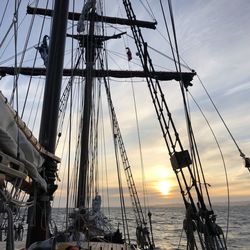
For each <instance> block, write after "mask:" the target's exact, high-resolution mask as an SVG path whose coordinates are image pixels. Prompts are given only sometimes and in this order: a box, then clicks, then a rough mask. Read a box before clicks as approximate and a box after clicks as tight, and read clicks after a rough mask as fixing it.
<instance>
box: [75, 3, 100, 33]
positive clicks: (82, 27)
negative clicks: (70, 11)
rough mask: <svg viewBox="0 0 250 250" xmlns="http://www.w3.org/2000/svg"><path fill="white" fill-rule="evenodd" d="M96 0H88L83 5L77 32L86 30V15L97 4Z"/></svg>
mask: <svg viewBox="0 0 250 250" xmlns="http://www.w3.org/2000/svg"><path fill="white" fill-rule="evenodd" d="M95 3H96V0H87V1H86V3H85V4H84V5H83V8H82V13H81V15H80V18H79V21H78V23H77V32H78V33H81V32H84V30H85V25H84V20H85V16H86V15H87V14H89V13H90V10H91V9H92V8H93V7H94V6H95Z"/></svg>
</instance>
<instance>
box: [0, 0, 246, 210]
mask: <svg viewBox="0 0 250 250" xmlns="http://www.w3.org/2000/svg"><path fill="white" fill-rule="evenodd" d="M6 2H7V1H1V3H0V4H1V12H0V16H1V14H2V11H3V9H4V8H3V6H5V3H6ZM26 2H28V1H26ZM29 2H30V3H33V5H34V2H35V1H29ZM78 3H79V2H78ZM148 3H149V5H150V7H151V10H152V13H153V14H151V10H149V9H148V7H147V5H146V4H145V6H146V7H147V8H146V9H145V8H144V7H143V6H142V5H141V2H140V1H132V4H134V9H135V13H136V16H137V18H138V19H142V20H144V19H146V20H150V21H152V20H153V19H154V18H155V19H156V20H157V22H158V25H157V30H156V31H152V30H147V31H146V30H143V34H144V37H145V40H146V41H147V42H148V44H149V45H150V46H152V47H154V48H156V49H158V50H160V51H162V52H163V53H165V54H167V55H169V56H171V52H170V47H169V43H168V42H167V41H166V40H164V39H163V36H164V37H166V28H165V26H164V23H163V18H162V13H161V9H160V5H159V1H158V0H151V1H148ZM166 3H167V1H163V5H164V9H165V12H166V15H167V19H168V22H169V15H168V7H167V4H166ZM172 4H173V12H174V18H175V28H176V33H177V40H178V49H179V53H180V55H181V58H182V59H183V60H184V61H185V63H187V64H188V65H189V67H190V68H192V69H194V70H195V71H196V72H197V74H198V75H199V77H200V79H201V80H202V82H203V84H204V85H205V86H206V88H207V90H208V92H209V93H210V94H211V96H212V98H213V101H214V103H215V104H216V107H217V108H218V110H219V111H220V113H221V115H222V117H223V118H224V120H225V121H226V124H227V126H228V127H229V129H230V131H231V133H232V134H233V136H234V138H235V140H236V141H237V143H238V145H239V146H240V148H241V149H242V151H243V152H244V153H245V154H246V156H250V142H249V141H250V130H249V124H250V114H249V112H248V111H249V108H250V102H249V92H250V91H249V90H250V71H249V69H250V60H249V58H250V48H249V40H250V29H249V23H250V15H249V13H250V2H249V1H248V0H239V1H233V0H231V1H228V0H220V1H218V0H209V1H202V0H190V1H185V0H178V1H177V0H173V1H172ZM24 5H25V3H24V2H23V5H22V7H23V8H24ZM41 5H44V2H43V3H41V4H39V6H41ZM12 7H13V6H12ZM77 7H78V6H77ZM104 7H105V12H106V14H107V15H113V16H117V15H119V16H122V17H125V14H124V10H123V5H122V1H114V0H112V1H110V0H109V1H105V4H104ZM80 8H81V7H80ZM8 11H10V12H9V13H11V8H8ZM23 16H24V15H23ZM10 17H11V16H10ZM27 18H28V17H25V21H24V23H25V22H26V20H27V22H28V19H27ZM20 20H21V17H20ZM41 20H42V18H41V17H37V19H36V24H37V25H40V24H41ZM47 21H48V20H46V22H47ZM169 23H170V22H169ZM23 26H24V27H26V30H27V26H25V25H24V24H23ZM45 26H46V27H49V24H48V23H45ZM7 28H8V26H7V23H3V25H2V26H0V31H2V32H3V33H4V31H6V30H7ZM119 28H120V29H121V30H122V31H124V30H125V29H124V27H119ZM68 30H70V25H69V26H68ZM107 30H108V31H107V32H108V34H110V35H112V34H113V33H114V31H113V30H112V29H111V27H110V26H107ZM126 31H127V32H128V34H131V31H130V30H129V29H128V28H127V29H126ZM115 32H116V33H117V32H119V31H117V30H116V31H115ZM44 34H45V32H43V35H44ZM36 37H37V31H36V32H32V33H31V38H30V41H29V46H31V47H32V46H33V47H34V45H35V44H37V41H38V39H37V38H36ZM19 38H22V45H20V47H19V50H18V51H21V48H22V46H23V43H24V41H25V39H24V34H22V32H20V34H19ZM6 41H8V40H6ZM6 43H7V42H5V43H4V45H3V47H2V48H0V49H1V51H0V52H1V54H0V62H2V61H3V60H5V59H6V58H8V57H9V55H10V54H11V53H12V52H13V48H12V51H11V48H10V47H7V49H6V50H5V51H4V52H2V51H3V50H4V48H5V46H7V45H6ZM29 46H28V47H29ZM125 47H129V48H130V49H131V51H132V54H133V59H132V61H131V62H130V63H128V62H127V59H126V50H125ZM69 48H70V45H69V44H68V45H67V48H66V50H67V51H68V49H69ZM34 51H35V49H33V50H32V49H31V50H30V51H29V53H28V54H27V58H25V61H24V64H27V65H28V64H29V58H31V57H33V56H34V53H35V52H34ZM107 51H108V54H109V55H110V56H111V61H110V64H109V65H110V68H116V69H117V68H118V69H119V68H123V69H139V68H140V67H139V66H138V65H137V63H138V62H139V61H138V58H137V57H136V55H135V54H136V48H135V45H134V43H133V41H132V39H130V38H129V37H128V36H125V37H124V38H123V39H120V41H110V42H109V43H108V45H107ZM149 53H151V56H152V59H153V62H154V63H155V64H156V65H157V69H159V70H163V69H165V70H173V69H174V65H173V62H172V61H170V60H167V59H166V58H164V57H163V56H161V55H159V54H157V53H155V52H154V51H151V50H149ZM67 58H68V57H67V56H66V59H67ZM65 64H66V63H65ZM5 65H10V62H7V63H5ZM42 65H43V63H42V61H41V59H38V62H37V66H42ZM1 66H2V65H1ZM183 70H186V69H183ZM35 80H36V82H37V83H39V79H38V78H36V79H35ZM64 84H65V83H64ZM20 85H21V86H25V87H23V88H20V92H21V93H20V94H24V93H25V89H26V86H27V78H25V77H20ZM11 86H12V81H11V80H10V79H9V78H8V79H7V78H3V79H1V81H0V89H1V90H2V91H3V92H4V93H6V95H8V93H9V91H10V90H11ZM110 86H111V94H112V98H113V102H114V106H115V110H116V113H117V117H118V120H119V124H120V128H121V132H122V136H123V139H124V143H125V146H126V149H127V153H128V156H129V159H130V163H131V166H132V171H133V173H134V178H135V180H136V183H137V184H138V186H137V187H138V191H139V193H140V194H141V192H142V184H141V183H142V177H141V172H142V170H141V169H140V166H141V162H140V150H139V146H138V140H137V129H136V119H135V112H134V109H135V106H134V101H133V92H132V87H131V86H132V85H131V82H130V80H129V81H127V82H117V81H111V82H110ZM133 87H134V93H135V99H136V108H137V112H138V114H137V115H138V122H139V128H140V138H141V146H142V148H141V149H142V156H143V165H144V172H145V173H144V174H145V186H146V190H147V199H146V202H147V203H148V205H150V206H155V205H169V204H173V203H174V204H175V203H181V202H182V201H181V198H180V193H179V188H178V186H177V181H176V177H175V175H174V172H173V170H172V168H171V165H170V162H169V156H168V152H167V149H166V146H165V144H164V141H163V138H162V135H161V131H160V127H159V124H158V121H157V118H156V114H155V111H154V108H153V105H152V102H151V99H150V96H149V92H148V89H147V86H146V84H145V82H143V81H142V80H141V79H134V80H133ZM39 88H40V91H41V89H42V87H41V84H39ZM162 88H163V90H164V94H165V97H166V100H167V103H168V104H169V107H170V110H171V112H172V114H173V118H174V120H175V122H176V126H177V129H178V131H179V132H180V135H181V140H182V142H183V144H184V145H185V148H188V143H187V141H188V140H187V135H186V127H185V120H184V114H183V102H182V99H181V95H180V93H179V87H178V84H177V83H176V82H162ZM103 90H104V89H103ZM22 91H23V92H24V93H22ZM189 91H190V93H191V94H192V95H193V96H194V98H195V100H196V101H197V102H198V103H199V105H200V107H201V108H202V110H203V112H204V114H205V115H206V117H207V118H208V120H209V122H210V125H211V127H212V128H213V130H214V133H215V134H216V137H217V139H218V141H219V144H220V146H221V150H222V152H223V156H224V159H225V163H226V170H227V174H228V180H229V189H230V197H231V201H250V182H249V178H250V173H249V172H248V171H247V169H245V168H244V166H243V161H242V159H241V157H240V156H239V152H238V151H237V148H236V147H235V145H234V143H233V142H232V140H231V138H230V136H229V134H228V132H227V131H226V129H225V127H224V126H223V124H222V122H221V120H220V119H219V117H218V115H217V114H216V112H215V110H214V108H213V106H212V105H211V102H210V101H209V99H208V97H207V95H206V93H205V91H204V89H203V88H202V86H201V84H200V82H199V81H198V79H197V77H196V78H195V79H194V81H193V87H191V88H189ZM32 92H33V94H35V92H36V88H35V87H34V88H33V89H32ZM37 98H38V97H37ZM20 102H22V98H21V100H20ZM103 102H104V104H105V102H106V101H105V100H103ZM189 102H190V110H191V119H192V124H193V128H194V131H195V135H196V139H197V143H198V147H199V151H200V155H201V158H202V162H203V168H204V172H205V175H206V181H207V183H209V184H210V185H211V187H210V188H209V192H210V194H211V197H212V201H214V202H226V201H227V189H226V183H225V170H224V167H223V163H222V160H221V157H220V153H219V150H218V148H217V146H216V143H215V141H214V139H213V136H212V134H211V132H210V130H209V128H208V126H207V124H206V122H205V121H204V118H203V117H202V115H201V113H200V111H199V110H198V108H197V107H196V105H195V104H194V102H193V101H192V100H191V97H190V96H189ZM103 106H104V105H103ZM27 108H28V109H29V110H31V101H30V103H29V105H28V107H27ZM103 115H104V124H105V126H107V127H108V124H109V117H108V110H107V108H106V109H105V107H103ZM24 119H25V120H26V122H27V120H28V116H26V117H24ZM30 124H31V125H30V126H32V123H30ZM37 124H39V119H38V121H37V122H36V123H35V125H34V126H32V127H33V128H34V130H35V133H36V134H38V129H39V126H38V125H37ZM109 130H110V129H109ZM109 130H108V128H107V132H106V135H108V134H110V131H109ZM106 144H107V153H108V156H107V163H108V166H109V167H110V168H111V170H108V175H109V177H110V179H109V186H110V187H111V190H110V195H111V197H110V203H111V205H113V206H117V205H118V195H117V194H116V192H117V182H116V181H114V180H115V178H116V177H115V168H116V167H115V164H114V160H113V157H111V154H113V148H112V140H108V139H106ZM62 147H63V146H61V148H59V149H58V152H57V154H58V155H59V156H60V155H61V154H63V153H62ZM65 171H66V170H65V168H62V170H61V171H60V172H59V173H60V178H63V176H64V175H65ZM100 176H102V179H105V170H102V169H101V170H100ZM100 179H101V177H100ZM103 185H104V186H105V184H103ZM124 185H125V184H124ZM64 187H65V182H64V183H63V188H60V189H59V191H60V195H59V196H60V197H63V196H64V195H65V189H64ZM100 192H101V193H102V194H103V196H105V189H104V190H101V191H100ZM125 193H126V192H125ZM59 196H58V197H59ZM58 197H57V198H56V200H55V204H59V203H61V199H63V198H58ZM104 205H107V200H106V199H105V198H104Z"/></svg>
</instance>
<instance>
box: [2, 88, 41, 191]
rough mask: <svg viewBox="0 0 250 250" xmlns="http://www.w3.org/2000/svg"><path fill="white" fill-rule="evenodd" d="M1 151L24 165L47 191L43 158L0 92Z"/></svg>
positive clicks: (30, 174)
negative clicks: (43, 173)
mask: <svg viewBox="0 0 250 250" xmlns="http://www.w3.org/2000/svg"><path fill="white" fill-rule="evenodd" d="M0 150H1V151H3V152H4V153H5V154H8V155H10V156H12V157H14V158H17V153H18V152H17V151H19V159H18V160H20V161H21V162H23V163H24V165H25V168H26V170H27V171H28V173H29V176H30V177H31V178H32V179H33V180H35V181H36V182H38V183H39V184H40V185H41V187H43V188H44V189H46V182H45V180H44V179H43V178H42V177H41V175H40V174H39V171H41V168H42V164H43V162H44V159H43V157H42V156H41V155H40V153H39V152H38V151H37V150H36V148H35V147H34V146H33V145H32V144H31V143H30V141H29V140H28V139H27V138H26V136H25V134H24V133H23V132H22V131H21V129H20V128H19V127H18V125H17V123H16V118H15V115H14V113H13V112H12V110H11V108H10V106H9V105H8V103H7V100H6V98H5V97H4V96H3V94H2V93H1V91H0Z"/></svg>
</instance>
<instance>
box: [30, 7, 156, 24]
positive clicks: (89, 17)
mask: <svg viewBox="0 0 250 250" xmlns="http://www.w3.org/2000/svg"><path fill="white" fill-rule="evenodd" d="M27 14H37V15H44V16H52V15H53V10H49V9H43V8H33V7H30V6H28V7H27ZM80 15H81V13H73V12H69V15H68V19H69V20H75V21H78V20H79V18H80ZM92 19H93V20H94V22H104V23H111V24H120V25H128V26H131V25H137V26H139V27H141V28H148V29H156V24H157V22H149V21H141V20H136V21H130V20H128V19H124V18H117V17H109V16H100V15H98V14H97V13H92V14H88V15H87V16H86V17H85V20H88V21H90V20H92Z"/></svg>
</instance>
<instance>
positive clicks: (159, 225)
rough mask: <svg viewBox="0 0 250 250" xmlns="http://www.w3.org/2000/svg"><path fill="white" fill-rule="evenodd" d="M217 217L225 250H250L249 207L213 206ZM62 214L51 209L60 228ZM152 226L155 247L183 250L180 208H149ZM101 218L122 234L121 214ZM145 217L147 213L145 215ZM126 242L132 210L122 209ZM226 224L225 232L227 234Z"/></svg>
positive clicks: (115, 211) (131, 228) (131, 226)
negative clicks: (125, 224)
mask: <svg viewBox="0 0 250 250" xmlns="http://www.w3.org/2000/svg"><path fill="white" fill-rule="evenodd" d="M213 209H214V212H215V214H216V215H217V220H216V221H217V224H218V225H219V226H221V227H222V229H223V231H224V234H225V236H226V234H227V246H228V249H229V250H233V249H241V250H250V203H245V204H238V203H236V204H233V205H231V206H230V208H229V222H228V223H227V221H228V206H225V205H217V206H214V207H213ZM63 211H64V210H62V209H61V208H60V209H54V214H55V217H54V218H55V222H56V224H57V225H58V224H60V219H61V216H63V214H64V213H63ZM150 212H151V213H152V226H153V236H154V242H155V246H156V247H157V248H158V249H162V250H177V249H179V250H182V249H186V235H185V231H183V219H184V217H185V211H184V208H183V207H181V206H177V205H176V206H168V207H162V206H161V207H152V208H150ZM104 213H105V215H106V216H107V217H108V218H110V221H111V223H112V224H113V226H114V227H115V228H117V227H118V223H119V224H120V226H119V228H120V230H122V221H121V219H120V218H121V210H120V208H118V207H115V208H110V209H107V208H106V209H104ZM146 213H147V212H146ZM126 214H127V219H128V225H129V231H130V238H131V241H134V242H135V238H134V237H135V228H136V224H135V219H134V213H133V210H132V208H127V209H126ZM227 224H228V232H227Z"/></svg>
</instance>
